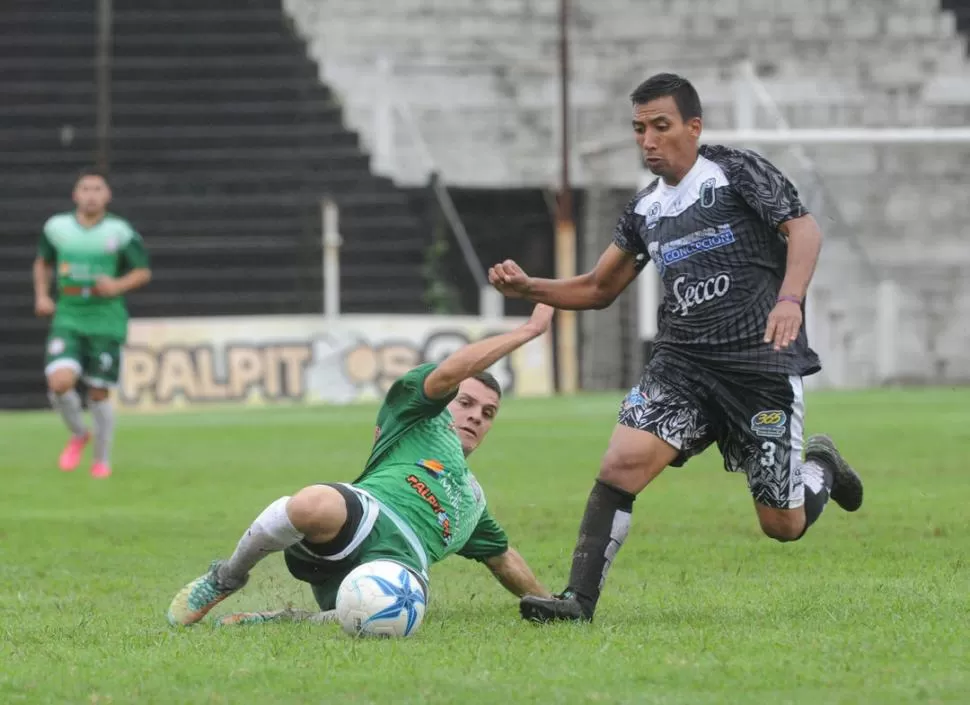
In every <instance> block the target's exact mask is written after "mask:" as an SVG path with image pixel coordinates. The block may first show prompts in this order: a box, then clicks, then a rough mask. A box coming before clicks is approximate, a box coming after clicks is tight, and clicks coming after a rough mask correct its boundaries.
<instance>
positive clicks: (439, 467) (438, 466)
mask: <svg viewBox="0 0 970 705" xmlns="http://www.w3.org/2000/svg"><path fill="white" fill-rule="evenodd" d="M415 465H417V466H418V467H419V468H424V469H425V470H427V471H428V472H430V473H431V474H432V475H434V476H435V477H440V476H441V474H442V473H443V472H444V471H445V466H444V465H443V464H442V463H441V461H440V460H425V459H424V458H422V459H421V460H419V461H418V462H417V463H415Z"/></svg>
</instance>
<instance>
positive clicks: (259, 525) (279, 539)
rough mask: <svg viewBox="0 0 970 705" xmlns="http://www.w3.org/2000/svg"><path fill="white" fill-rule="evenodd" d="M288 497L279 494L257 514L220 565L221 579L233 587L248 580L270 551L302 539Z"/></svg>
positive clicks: (221, 581)
mask: <svg viewBox="0 0 970 705" xmlns="http://www.w3.org/2000/svg"><path fill="white" fill-rule="evenodd" d="M289 499H290V498H289V497H288V496H287V497H280V498H279V499H278V500H276V501H275V502H273V503H272V504H270V505H269V506H268V507H266V509H264V510H263V512H262V514H260V515H259V516H258V517H256V521H254V522H253V523H252V525H251V526H250V527H249V529H247V530H246V533H245V534H243V535H242V538H241V539H239V543H238V544H236V550H235V551H233V554H232V556H231V557H230V558H229V560H228V561H226V562H225V563H223V564H222V566H220V568H219V582H220V583H222V584H223V585H225V586H226V587H233V586H234V585H238V584H240V583H242V582H244V581H245V580H246V576H247V575H249V571H250V570H252V569H253V566H255V565H256V564H257V563H259V562H260V561H261V560H263V559H264V558H265V557H266V556H267V555H268V554H270V553H275V552H277V551H282V550H283V549H285V548H288V547H289V546H292V545H293V544H295V543H297V542H299V541H301V540H303V534H301V533H300V532H299V531H297V530H296V527H294V526H293V523H292V522H291V521H290V517H289V516H288V515H287V513H286V503H287V502H288V501H289Z"/></svg>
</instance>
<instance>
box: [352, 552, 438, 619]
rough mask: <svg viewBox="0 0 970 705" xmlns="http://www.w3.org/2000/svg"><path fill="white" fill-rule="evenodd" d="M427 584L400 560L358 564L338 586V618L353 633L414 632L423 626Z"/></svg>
mask: <svg viewBox="0 0 970 705" xmlns="http://www.w3.org/2000/svg"><path fill="white" fill-rule="evenodd" d="M426 604H427V595H425V591H424V586H423V585H422V584H421V582H420V581H419V580H418V579H417V578H416V577H415V576H414V575H413V574H412V573H411V571H410V570H408V569H407V568H405V567H404V566H403V565H401V564H400V563H395V562H394V561H384V560H377V561H370V562H369V563H364V564H362V565H359V566H357V567H356V568H354V569H353V570H352V571H350V574H349V575H347V577H346V578H344V579H343V582H342V583H340V588H339V589H338V590H337V621H338V622H340V626H342V627H343V630H344V631H345V632H347V633H348V634H351V635H353V636H380V637H392V636H410V635H412V634H414V632H416V631H417V630H418V627H420V626H421V621H422V620H423V619H424V608H425V605H426Z"/></svg>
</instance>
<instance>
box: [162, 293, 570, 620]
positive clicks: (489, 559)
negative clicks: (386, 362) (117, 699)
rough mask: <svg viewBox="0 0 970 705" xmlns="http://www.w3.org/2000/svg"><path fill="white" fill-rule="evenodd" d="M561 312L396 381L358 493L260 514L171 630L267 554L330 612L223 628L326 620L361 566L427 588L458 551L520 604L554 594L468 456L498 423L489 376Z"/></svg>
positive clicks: (197, 616) (314, 491)
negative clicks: (393, 566)
mask: <svg viewBox="0 0 970 705" xmlns="http://www.w3.org/2000/svg"><path fill="white" fill-rule="evenodd" d="M552 315H553V309H552V308H550V307H548V306H544V305H542V304H540V305H538V306H536V308H535V310H534V311H533V314H532V317H531V318H530V319H529V320H528V321H527V322H526V323H525V324H523V325H522V326H521V327H519V328H518V329H516V330H514V331H511V332H509V333H503V334H501V335H496V336H493V337H490V338H485V339H483V340H479V341H477V342H474V343H470V344H469V345H466V346H465V347H463V348H462V349H460V350H458V351H456V352H455V353H453V354H452V355H451V356H450V357H448V358H447V359H445V360H444V361H443V362H441V363H440V364H438V365H434V364H425V365H421V366H419V367H416V368H415V369H413V370H411V371H410V372H408V373H407V374H405V375H404V376H402V377H401V378H400V379H398V380H397V381H396V382H395V383H394V384H393V385H392V386H391V389H390V390H389V391H388V393H387V397H386V398H385V399H384V404H383V406H382V407H381V409H380V411H379V412H378V414H377V428H376V431H375V440H374V446H373V448H372V450H371V454H370V458H369V459H368V461H367V464H366V465H365V467H364V472H363V474H361V475H360V477H358V478H357V480H355V481H354V482H353V483H352V484H342V483H332V484H319V485H311V486H309V487H304V488H303V489H302V490H300V491H299V492H297V493H296V494H294V495H293V496H292V497H290V496H286V497H280V498H279V499H277V500H276V501H274V502H273V503H271V504H270V505H269V506H268V507H267V508H266V509H265V510H263V512H262V513H261V514H260V515H259V516H258V517H256V520H255V521H254V522H253V523H252V525H251V526H250V527H249V529H248V530H247V531H246V533H244V534H243V536H242V538H241V539H240V540H239V543H238V545H237V546H236V550H235V552H234V553H233V554H232V556H231V557H230V558H229V559H228V560H225V561H214V562H213V563H212V565H211V566H210V567H209V571H208V572H207V573H205V574H204V575H202V576H200V577H199V578H196V579H195V580H193V581H192V582H190V583H189V584H187V585H186V586H185V587H183V588H182V590H181V591H180V592H179V593H178V594H177V595H176V596H175V599H174V600H173V601H172V604H171V606H170V607H169V610H168V620H169V621H170V622H171V623H172V624H181V625H189V624H194V623H195V622H198V621H199V620H201V619H202V618H203V617H204V616H205V615H206V614H207V613H208V612H209V610H211V609H212V608H213V607H215V606H216V605H217V604H218V603H219V602H221V601H222V600H224V599H225V598H227V597H228V596H229V595H231V594H232V593H234V592H236V591H237V590H239V589H240V588H241V587H243V585H245V584H246V581H247V580H248V578H249V571H250V570H251V569H252V568H253V566H255V565H256V563H257V562H259V561H260V560H262V559H263V558H265V557H266V556H267V555H268V554H269V553H273V552H276V551H283V552H284V557H285V559H286V564H287V567H288V568H289V570H290V572H291V573H292V574H293V576H294V577H296V578H297V579H299V580H302V581H304V582H307V583H309V584H310V585H311V586H312V588H313V595H314V597H315V598H316V600H317V603H318V604H319V606H320V609H321V610H323V612H322V613H312V614H311V613H305V612H304V613H297V612H292V611H288V610H278V611H275V612H261V613H247V614H237V615H230V616H229V617H226V618H223V620H222V622H223V623H239V622H264V621H269V620H286V619H304V618H309V619H315V620H326V619H327V618H328V616H329V615H328V613H330V611H332V610H333V609H334V606H335V602H336V594H337V588H338V587H339V586H340V583H341V581H342V580H343V579H344V577H346V575H347V574H348V573H349V572H350V571H351V570H353V568H354V567H356V566H358V565H360V564H361V563H366V562H368V561H372V560H376V559H378V558H381V559H388V560H393V561H397V562H398V563H401V564H403V565H405V566H407V567H408V568H410V569H411V570H412V571H413V572H414V573H415V574H416V575H417V576H418V577H419V579H420V580H422V581H427V577H428V574H427V571H428V566H429V565H431V564H432V563H435V562H437V561H440V560H442V559H444V558H446V557H447V556H450V555H452V554H458V555H460V556H463V557H465V558H470V559H474V560H478V561H481V562H483V563H484V564H485V565H486V566H488V568H489V569H490V570H491V571H492V573H493V574H494V575H495V577H496V578H498V580H499V581H500V582H501V583H502V585H504V586H505V587H506V588H507V589H508V590H509V591H511V592H512V593H514V594H515V595H516V596H519V597H522V596H523V595H539V596H549V594H550V593H549V591H548V590H546V589H545V588H544V587H543V586H542V585H540V584H539V582H538V581H537V580H536V578H535V576H534V575H533V573H532V571H531V570H530V568H529V566H528V565H527V564H526V562H525V560H524V559H523V558H522V557H521V556H520V555H519V554H518V552H516V551H515V549H513V548H510V547H509V542H508V538H507V537H506V535H505V532H504V531H503V530H502V528H501V527H500V526H499V525H498V523H497V522H496V521H495V519H493V518H492V516H491V514H490V513H489V511H488V509H487V508H486V504H485V495H484V493H483V492H482V488H481V486H480V485H479V484H478V482H477V480H476V479H475V477H474V476H473V475H472V473H471V472H470V471H469V469H468V465H467V464H466V460H465V459H466V458H467V457H468V456H469V455H470V454H471V453H472V452H473V451H474V450H475V449H476V448H477V447H478V445H479V444H480V443H481V442H482V440H484V438H485V436H486V434H487V433H488V431H489V429H490V428H491V426H492V422H493V421H494V420H495V416H496V414H497V413H498V409H499V404H500V401H501V390H500V388H499V385H498V383H497V382H496V381H495V378H494V377H492V376H491V375H489V374H488V373H487V372H485V370H486V369H487V368H488V367H490V366H491V365H492V364H494V363H495V362H497V361H498V360H499V359H501V358H502V357H504V356H505V355H507V354H509V353H510V352H512V351H513V350H515V349H516V348H519V347H521V346H522V345H524V344H525V343H527V342H528V341H530V340H532V339H533V338H537V337H538V336H540V335H542V334H543V333H545V332H546V330H548V328H549V323H550V321H551V320H552Z"/></svg>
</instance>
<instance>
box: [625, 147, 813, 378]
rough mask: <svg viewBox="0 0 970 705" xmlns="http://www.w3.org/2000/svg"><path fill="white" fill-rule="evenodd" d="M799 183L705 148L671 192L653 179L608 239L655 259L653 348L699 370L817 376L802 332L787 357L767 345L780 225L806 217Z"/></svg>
mask: <svg viewBox="0 0 970 705" xmlns="http://www.w3.org/2000/svg"><path fill="white" fill-rule="evenodd" d="M807 212H808V211H807V210H806V209H805V207H804V206H803V205H802V202H801V200H800V199H799V196H798V191H797V190H796V189H795V186H794V185H793V184H792V183H791V182H790V181H789V180H788V179H787V178H786V177H785V176H784V174H782V173H781V172H780V171H779V170H778V169H777V168H776V167H775V166H774V165H773V164H771V162H769V161H768V160H767V159H765V158H764V157H762V156H761V155H759V154H757V153H755V152H752V151H749V150H743V149H734V148H731V147H724V146H720V145H704V146H702V147H701V148H700V154H699V156H698V158H697V161H696V162H695V164H694V166H693V167H692V168H691V170H690V172H688V174H687V175H686V176H685V177H684V178H683V179H682V180H681V182H680V183H679V184H677V185H676V186H670V185H668V184H666V183H665V182H664V181H663V179H661V178H658V179H656V180H654V181H653V182H652V183H651V184H650V185H649V186H648V187H647V188H645V189H644V190H643V191H641V192H640V193H638V194H637V195H636V196H635V197H634V198H633V200H632V201H630V203H629V204H628V205H627V207H626V209H625V210H624V212H623V214H622V215H621V216H620V219H619V221H618V222H617V225H616V230H615V231H614V234H613V242H614V243H615V244H616V245H617V246H618V247H620V248H621V249H623V250H625V251H627V252H631V253H634V254H636V255H638V266H639V267H641V268H642V267H643V266H645V265H646V264H647V262H648V260H649V261H652V262H653V263H654V265H655V266H656V267H657V269H658V271H659V272H660V277H661V279H662V281H663V286H664V300H663V303H662V304H661V307H660V316H659V321H658V333H657V339H656V341H655V348H656V350H657V351H658V352H660V351H661V350H668V351H670V352H676V353H677V354H679V355H683V356H687V357H690V358H693V359H695V360H696V361H697V362H698V364H706V365H711V366H717V367H722V368H731V369H739V370H757V371H762V372H768V373H784V374H789V375H809V374H813V373H815V372H817V371H818V370H819V369H821V367H820V365H819V360H818V356H817V355H816V354H815V352H814V351H812V350H811V348H809V346H808V339H807V337H806V335H805V329H804V326H803V327H802V330H801V331H800V332H799V334H798V339H797V340H796V341H795V342H794V343H793V344H792V345H790V346H789V347H788V348H787V349H786V350H781V351H777V352H776V351H775V350H773V349H772V346H771V345H770V344H767V343H765V342H763V341H764V333H765V326H766V324H767V321H768V314H769V313H770V312H771V309H772V308H774V306H775V303H776V301H777V297H778V292H779V290H780V288H781V283H782V280H783V279H784V277H785V269H786V259H787V255H788V242H787V237H786V236H785V235H784V234H783V233H782V232H781V231H780V230H779V226H780V225H781V224H782V223H784V222H785V221H788V220H791V219H793V218H798V217H800V216H803V215H805V214H806V213H807Z"/></svg>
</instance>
